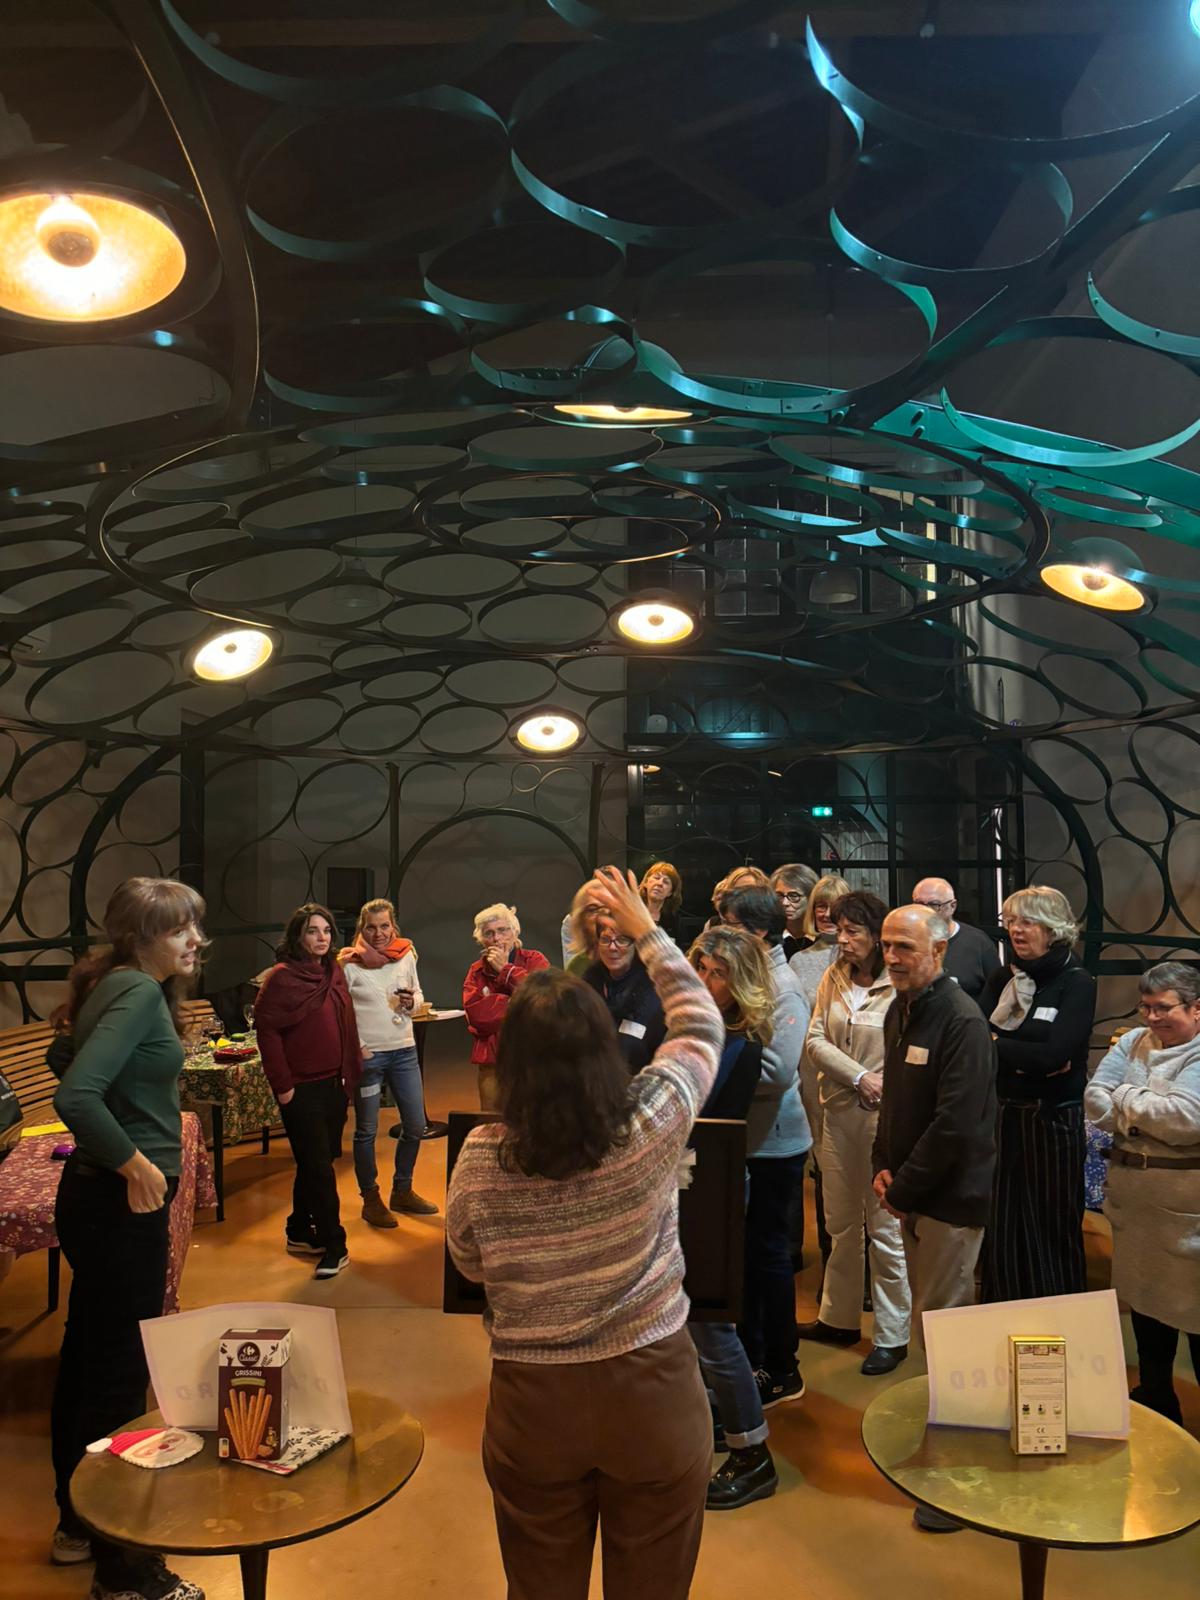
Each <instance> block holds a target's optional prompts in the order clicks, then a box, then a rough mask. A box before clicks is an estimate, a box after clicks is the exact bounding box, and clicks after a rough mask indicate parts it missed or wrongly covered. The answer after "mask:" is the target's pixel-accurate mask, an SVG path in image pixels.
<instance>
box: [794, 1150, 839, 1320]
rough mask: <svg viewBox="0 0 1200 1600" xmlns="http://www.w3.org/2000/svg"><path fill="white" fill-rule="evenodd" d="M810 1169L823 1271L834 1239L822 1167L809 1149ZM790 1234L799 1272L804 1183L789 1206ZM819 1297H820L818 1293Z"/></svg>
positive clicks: (802, 1243) (802, 1239)
mask: <svg viewBox="0 0 1200 1600" xmlns="http://www.w3.org/2000/svg"><path fill="white" fill-rule="evenodd" d="M809 1161H810V1163H811V1167H810V1170H811V1172H812V1178H813V1213H814V1215H815V1216H816V1219H817V1249H818V1250H819V1251H820V1252H821V1271H822V1273H823V1272H824V1271H825V1263H826V1262H827V1261H828V1260H829V1257H830V1256H831V1255H832V1253H833V1240H832V1239H831V1238H830V1237H829V1229H828V1228H827V1227H826V1226H825V1186H824V1184H823V1183H822V1181H821V1169H820V1167H819V1166H818V1165H817V1162H816V1157H815V1155H814V1154H813V1152H812V1151H811V1150H810V1151H809ZM788 1236H789V1238H790V1239H791V1244H792V1266H793V1268H794V1269H795V1270H796V1271H797V1272H799V1271H800V1269H801V1267H802V1266H803V1265H804V1184H803V1183H802V1182H801V1183H798V1184H797V1185H796V1191H795V1193H794V1194H793V1195H792V1203H791V1206H790V1207H789V1208H788ZM818 1298H820V1296H819V1293H818Z"/></svg>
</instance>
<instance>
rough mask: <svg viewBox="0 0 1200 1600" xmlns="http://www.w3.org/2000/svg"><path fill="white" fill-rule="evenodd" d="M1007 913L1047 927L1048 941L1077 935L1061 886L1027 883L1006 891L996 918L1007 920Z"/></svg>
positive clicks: (1069, 940)
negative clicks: (1025, 887)
mask: <svg viewBox="0 0 1200 1600" xmlns="http://www.w3.org/2000/svg"><path fill="white" fill-rule="evenodd" d="M1010 915H1012V916H1017V917H1024V918H1025V920H1026V921H1027V922H1040V923H1041V925H1042V927H1043V928H1049V930H1050V940H1051V943H1052V944H1068V945H1069V944H1074V943H1075V941H1076V939H1078V937H1079V924H1078V922H1076V920H1075V913H1074V912H1073V911H1072V910H1071V902H1070V901H1069V900H1068V899H1067V897H1066V895H1065V894H1063V892H1062V890H1061V889H1052V888H1051V887H1050V885H1049V884H1048V883H1031V884H1030V885H1029V887H1028V888H1027V889H1018V890H1017V891H1016V893H1015V894H1010V895H1009V897H1008V899H1007V900H1006V901H1005V902H1004V904H1003V905H1002V906H1001V907H1000V921H1001V922H1005V921H1007V919H1008V917H1009V916H1010Z"/></svg>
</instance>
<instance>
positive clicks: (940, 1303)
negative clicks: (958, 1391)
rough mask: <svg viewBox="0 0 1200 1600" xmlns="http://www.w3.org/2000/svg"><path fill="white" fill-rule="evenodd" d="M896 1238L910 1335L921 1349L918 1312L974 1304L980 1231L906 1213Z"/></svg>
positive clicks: (980, 1240) (923, 1342)
mask: <svg viewBox="0 0 1200 1600" xmlns="http://www.w3.org/2000/svg"><path fill="white" fill-rule="evenodd" d="M900 1237H901V1239H902V1240H903V1241H904V1259H905V1261H906V1262H907V1264H908V1286H909V1288H910V1289H911V1291H912V1321H913V1332H914V1333H915V1334H916V1336H917V1342H918V1343H919V1344H920V1346H921V1348H922V1349H924V1348H925V1339H924V1334H923V1330H922V1328H921V1314H922V1312H925V1311H945V1310H946V1309H947V1308H948V1307H950V1306H970V1305H974V1304H975V1263H976V1261H978V1259H979V1247H980V1245H981V1244H982V1243H983V1229H982V1228H958V1227H955V1226H954V1224H953V1223H950V1222H938V1221H937V1220H936V1218H934V1217H922V1216H919V1215H918V1214H917V1213H916V1212H915V1211H910V1212H909V1213H908V1215H907V1216H906V1217H905V1219H904V1222H903V1223H902V1225H901V1228H900Z"/></svg>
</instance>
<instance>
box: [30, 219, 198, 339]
mask: <svg viewBox="0 0 1200 1600" xmlns="http://www.w3.org/2000/svg"><path fill="white" fill-rule="evenodd" d="M186 268H187V257H186V255H185V254H184V249H183V246H182V245H181V244H180V242H179V240H178V239H177V238H176V236H175V234H174V233H173V232H172V231H171V229H170V228H169V227H168V226H167V224H166V223H165V222H163V221H161V220H160V219H159V218H158V217H156V216H155V215H154V214H153V213H152V212H149V211H147V210H145V209H144V208H143V207H142V206H139V205H135V204H134V203H133V202H132V201H130V200H120V199H118V198H117V197H116V196H115V195H110V194H86V193H81V194H15V195H8V196H7V197H6V198H4V199H0V309H2V310H4V311H13V312H16V313H18V314H19V315H20V316H23V317H36V318H38V319H39V320H41V321H43V322H105V321H109V320H111V319H112V318H114V317H128V316H132V315H133V313H134V312H135V311H145V310H146V308H147V307H148V306H154V305H157V304H158V302H159V301H160V300H165V299H166V298H167V296H168V295H169V294H170V293H171V292H172V291H173V290H174V289H177V288H178V287H179V284H180V283H181V282H182V280H183V274H184V272H185V270H186Z"/></svg>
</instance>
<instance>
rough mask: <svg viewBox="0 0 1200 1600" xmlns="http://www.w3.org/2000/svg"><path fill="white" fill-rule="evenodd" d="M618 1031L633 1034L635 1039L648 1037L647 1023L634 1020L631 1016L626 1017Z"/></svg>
mask: <svg viewBox="0 0 1200 1600" xmlns="http://www.w3.org/2000/svg"><path fill="white" fill-rule="evenodd" d="M617 1032H618V1033H628V1034H632V1036H633V1037H634V1038H635V1039H644V1038H645V1037H646V1024H645V1023H644V1022H634V1021H633V1020H632V1019H631V1018H630V1017H626V1018H625V1021H624V1022H623V1023H622V1024H621V1026H620V1027H619V1028H618V1029H617Z"/></svg>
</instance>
